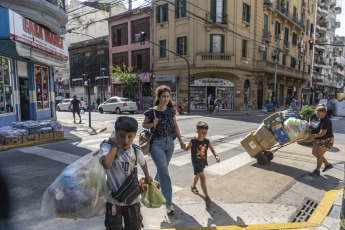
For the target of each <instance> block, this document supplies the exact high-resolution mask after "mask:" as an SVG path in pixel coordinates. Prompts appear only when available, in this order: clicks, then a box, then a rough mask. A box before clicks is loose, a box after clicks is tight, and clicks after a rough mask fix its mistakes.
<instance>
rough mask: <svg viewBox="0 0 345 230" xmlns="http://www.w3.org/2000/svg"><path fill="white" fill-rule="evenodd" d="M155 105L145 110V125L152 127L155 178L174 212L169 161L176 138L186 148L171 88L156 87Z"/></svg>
mask: <svg viewBox="0 0 345 230" xmlns="http://www.w3.org/2000/svg"><path fill="white" fill-rule="evenodd" d="M154 105H155V106H154V107H153V108H149V109H148V110H146V111H145V112H144V115H145V119H144V122H143V127H144V128H145V129H151V132H153V134H152V139H151V148H150V153H151V157H152V160H153V162H154V163H155V165H156V168H157V172H156V174H155V177H154V178H155V180H156V181H159V183H160V184H159V186H160V188H161V191H162V194H163V196H164V198H165V200H166V210H167V213H168V214H170V213H173V212H174V206H173V203H172V184H171V179H170V175H169V169H168V166H169V162H170V159H171V157H172V154H173V152H174V147H175V144H174V140H175V139H176V137H177V139H178V140H179V142H180V146H181V148H182V149H183V148H185V147H186V145H185V144H184V143H183V140H182V137H181V134H180V129H179V127H178V125H177V122H176V116H177V115H178V112H177V110H176V108H175V106H174V104H173V102H172V100H171V89H170V88H169V87H168V86H166V85H161V86H159V87H158V88H157V89H156V98H155V102H154Z"/></svg>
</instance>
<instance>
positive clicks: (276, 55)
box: [274, 34, 282, 105]
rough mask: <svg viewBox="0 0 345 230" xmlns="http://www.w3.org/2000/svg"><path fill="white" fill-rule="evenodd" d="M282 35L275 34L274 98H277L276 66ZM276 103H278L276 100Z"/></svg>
mask: <svg viewBox="0 0 345 230" xmlns="http://www.w3.org/2000/svg"><path fill="white" fill-rule="evenodd" d="M281 38H282V35H281V34H278V36H277V49H276V54H275V57H274V63H275V70H274V96H275V100H277V68H278V61H279V59H278V58H279V40H281ZM276 105H278V103H277V101H276Z"/></svg>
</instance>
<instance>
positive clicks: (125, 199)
mask: <svg viewBox="0 0 345 230" xmlns="http://www.w3.org/2000/svg"><path fill="white" fill-rule="evenodd" d="M132 147H133V149H134V154H135V164H134V168H133V172H132V173H131V174H130V175H129V176H128V177H127V178H126V180H125V182H123V184H122V185H121V187H120V188H119V189H118V190H117V191H116V192H111V196H112V197H113V199H115V200H117V201H118V202H120V203H125V204H127V205H130V204H132V203H133V201H134V200H135V199H137V198H138V196H139V195H140V194H141V193H142V192H143V189H142V187H141V185H140V184H139V181H138V172H137V161H138V156H137V151H138V150H139V149H138V146H135V145H132Z"/></svg>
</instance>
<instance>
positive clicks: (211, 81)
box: [191, 78, 235, 87]
mask: <svg viewBox="0 0 345 230" xmlns="http://www.w3.org/2000/svg"><path fill="white" fill-rule="evenodd" d="M191 86H227V87H235V85H234V83H232V82H231V81H228V80H224V79H219V78H203V79H198V80H194V83H193V84H191Z"/></svg>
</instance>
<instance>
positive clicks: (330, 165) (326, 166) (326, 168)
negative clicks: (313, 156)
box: [322, 164, 333, 172]
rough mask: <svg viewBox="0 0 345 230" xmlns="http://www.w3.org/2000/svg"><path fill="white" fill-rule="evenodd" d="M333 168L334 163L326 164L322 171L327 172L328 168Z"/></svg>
mask: <svg viewBox="0 0 345 230" xmlns="http://www.w3.org/2000/svg"><path fill="white" fill-rule="evenodd" d="M331 168H333V165H332V164H329V165H325V167H324V168H323V170H322V172H326V171H327V170H329V169H331Z"/></svg>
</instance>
